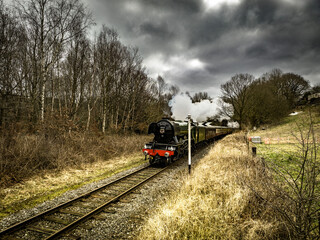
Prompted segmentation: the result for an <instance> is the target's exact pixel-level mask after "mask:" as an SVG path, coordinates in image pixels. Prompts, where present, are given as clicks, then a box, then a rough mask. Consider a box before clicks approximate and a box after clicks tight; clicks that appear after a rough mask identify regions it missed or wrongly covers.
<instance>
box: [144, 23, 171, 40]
mask: <svg viewBox="0 0 320 240" xmlns="http://www.w3.org/2000/svg"><path fill="white" fill-rule="evenodd" d="M140 33H141V34H143V35H149V36H151V37H153V38H160V39H162V40H170V39H172V38H173V37H174V33H173V32H172V31H171V30H170V29H169V27H168V24H167V23H151V22H145V23H142V24H141V25H140Z"/></svg>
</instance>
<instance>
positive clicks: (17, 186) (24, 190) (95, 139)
mask: <svg viewBox="0 0 320 240" xmlns="http://www.w3.org/2000/svg"><path fill="white" fill-rule="evenodd" d="M1 140H2V141H1V143H2V146H4V145H6V144H5V141H6V139H1ZM149 140H150V137H149V136H138V135H132V136H117V135H113V136H94V135H91V136H89V135H83V134H81V133H77V134H73V135H72V136H70V135H67V134H66V136H62V135H61V136H59V139H57V138H54V139H53V138H52V139H51V138H49V139H45V138H44V137H43V136H36V135H25V134H17V135H15V136H13V137H12V139H11V141H10V145H8V147H7V148H6V149H2V152H3V153H5V155H6V158H4V155H3V156H2V159H0V160H1V171H2V172H1V173H2V174H1V175H2V176H1V178H0V180H1V181H0V219H1V218H3V217H5V216H7V215H9V214H11V213H14V212H17V211H19V210H21V209H25V208H31V207H34V206H35V205H37V204H39V203H42V202H44V201H47V200H50V199H53V198H55V197H57V196H60V195H61V194H63V193H64V192H66V191H68V190H73V189H77V188H79V187H81V186H83V185H85V184H88V183H91V182H94V181H98V180H101V179H104V178H106V177H109V176H111V175H113V174H116V173H118V172H121V171H124V170H127V169H129V168H132V167H135V166H138V165H140V164H142V163H144V162H145V160H144V157H143V155H142V153H141V151H140V150H141V148H142V146H143V144H144V143H145V142H147V141H149ZM43 161H45V164H41V165H40V166H39V163H42V162H43Z"/></svg>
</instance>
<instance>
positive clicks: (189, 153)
mask: <svg viewBox="0 0 320 240" xmlns="http://www.w3.org/2000/svg"><path fill="white" fill-rule="evenodd" d="M188 167H189V174H191V114H188Z"/></svg>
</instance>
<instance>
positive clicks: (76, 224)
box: [45, 167, 168, 240]
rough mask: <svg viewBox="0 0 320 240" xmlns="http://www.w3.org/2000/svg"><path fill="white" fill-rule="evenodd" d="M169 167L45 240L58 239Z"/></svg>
mask: <svg viewBox="0 0 320 240" xmlns="http://www.w3.org/2000/svg"><path fill="white" fill-rule="evenodd" d="M167 168H168V167H165V168H162V169H160V170H159V171H157V172H156V173H154V174H152V175H151V176H149V177H148V178H146V179H144V180H142V181H141V182H139V183H138V184H136V185H134V186H133V187H131V188H130V189H127V190H126V191H124V192H122V193H120V194H119V195H117V196H116V197H114V198H112V199H111V200H109V201H108V202H106V203H104V204H102V205H101V206H99V207H97V208H96V209H94V210H92V211H91V212H89V213H87V214H86V215H84V216H83V217H81V218H79V219H77V220H76V221H74V222H72V223H70V224H69V225H67V226H65V227H64V228H62V229H60V230H59V231H57V232H55V233H53V234H52V235H50V236H49V237H47V238H46V239H45V240H52V239H57V237H59V236H61V235H63V234H65V233H66V232H68V231H70V230H72V229H73V228H75V227H77V226H78V225H79V224H80V223H83V222H85V221H86V220H88V219H89V218H91V217H92V216H94V215H96V214H98V213H100V212H101V211H103V209H104V208H106V207H107V206H108V205H110V204H112V203H114V202H117V201H118V200H119V199H121V198H122V197H124V196H125V195H127V194H129V193H130V192H132V191H133V190H135V189H136V188H138V187H139V186H141V185H142V184H144V183H145V182H147V181H149V180H150V179H152V178H154V177H155V176H157V175H158V174H159V173H161V172H163V171H164V170H166V169H167Z"/></svg>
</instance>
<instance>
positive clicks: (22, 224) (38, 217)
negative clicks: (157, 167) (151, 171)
mask: <svg viewBox="0 0 320 240" xmlns="http://www.w3.org/2000/svg"><path fill="white" fill-rule="evenodd" d="M148 168H150V165H148V166H146V167H144V168H141V169H139V170H137V171H134V172H132V173H130V174H128V175H125V176H123V177H121V178H118V179H116V180H114V181H112V182H110V183H107V184H105V185H103V186H101V187H98V188H96V189H94V190H92V191H90V192H87V193H85V194H82V195H80V196H78V197H75V198H73V199H71V200H70V201H67V202H65V203H62V204H60V205H58V206H56V207H53V208H51V209H49V210H46V211H44V212H41V213H39V214H37V215H35V216H32V217H30V218H28V219H26V220H23V221H21V222H19V223H16V224H14V225H13V226H10V227H8V228H6V229H4V230H3V231H1V232H0V239H2V237H3V236H5V235H8V234H10V233H13V232H17V231H18V230H21V229H23V228H24V227H25V226H26V225H28V224H31V223H32V222H35V221H38V220H41V219H42V218H43V217H44V216H46V215H49V214H52V213H55V212H58V211H59V210H60V209H62V208H64V207H67V206H69V205H71V204H73V203H75V202H77V201H80V200H81V199H83V198H86V197H89V196H90V195H92V194H93V193H95V192H98V191H100V190H102V189H104V188H107V187H110V186H112V185H114V184H116V183H118V182H120V181H123V180H125V179H126V178H129V177H131V176H133V175H135V174H138V173H139V172H142V171H144V170H146V169H148ZM163 170H164V169H163ZM113 201H115V200H114V199H113Z"/></svg>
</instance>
